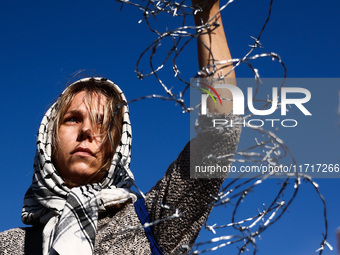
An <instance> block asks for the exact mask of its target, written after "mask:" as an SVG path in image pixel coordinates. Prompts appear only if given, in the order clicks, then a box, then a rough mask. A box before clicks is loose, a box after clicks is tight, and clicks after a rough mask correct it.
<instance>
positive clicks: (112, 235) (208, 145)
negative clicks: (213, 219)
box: [0, 118, 240, 255]
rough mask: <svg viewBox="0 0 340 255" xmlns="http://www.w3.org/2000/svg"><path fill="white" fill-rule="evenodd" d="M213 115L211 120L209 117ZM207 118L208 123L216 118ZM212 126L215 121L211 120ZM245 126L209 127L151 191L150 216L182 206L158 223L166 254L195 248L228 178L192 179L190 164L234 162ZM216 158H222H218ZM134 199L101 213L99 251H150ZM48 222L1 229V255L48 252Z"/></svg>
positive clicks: (156, 232) (155, 228) (161, 215)
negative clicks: (45, 236)
mask: <svg viewBox="0 0 340 255" xmlns="http://www.w3.org/2000/svg"><path fill="white" fill-rule="evenodd" d="M207 119H208V121H207ZM209 119H210V118H206V122H207V123H211V119H210V120H209ZM210 126H211V124H210ZM239 135H240V128H236V127H233V128H226V127H225V128H215V129H211V128H208V129H203V130H202V131H201V132H199V134H198V135H197V136H196V137H195V138H194V139H192V140H191V141H190V142H189V143H188V144H187V145H186V146H185V147H184V149H183V150H182V152H181V153H180V154H179V156H178V158H177V159H176V160H175V161H174V162H173V163H172V164H171V165H170V166H169V168H168V170H167V171H166V173H165V175H164V177H163V178H162V179H161V180H159V181H158V182H157V184H156V185H155V186H154V187H153V188H152V189H151V190H150V191H149V192H148V193H147V194H146V200H145V204H146V208H147V210H148V212H149V215H150V220H151V221H155V220H157V219H163V218H166V217H168V216H170V215H172V214H173V213H174V211H173V210H169V209H166V208H164V207H161V206H159V204H163V205H169V206H170V208H174V209H178V210H179V212H180V213H181V217H179V218H176V219H172V220H166V221H162V222H161V223H159V224H156V225H154V226H153V227H152V230H153V234H154V237H155V239H156V241H157V243H158V245H159V247H160V248H161V250H162V251H163V252H164V254H185V253H187V252H189V251H190V249H191V247H192V246H193V244H194V242H195V239H196V238H197V236H198V233H199V231H200V229H201V227H202V225H203V224H204V222H205V221H206V219H207V217H208V215H209V213H210V211H211V209H212V207H213V202H214V201H213V197H214V196H216V195H217V193H218V191H219V189H220V186H221V184H222V183H223V180H224V178H202V179H198V178H196V179H195V178H190V166H194V165H204V164H205V163H206V162H205V161H206V160H205V158H206V157H207V156H208V155H214V156H218V155H220V154H221V151H223V154H224V155H227V154H230V155H231V156H229V157H227V158H223V159H222V160H221V161H220V162H218V163H219V164H223V165H230V161H229V160H230V158H232V155H233V153H234V152H235V150H236V148H237V144H238V140H239ZM215 163H216V161H215ZM136 226H141V223H140V221H139V218H138V216H137V214H136V212H135V209H134V206H133V204H132V203H130V204H128V205H126V206H125V207H124V208H122V209H121V210H120V211H118V212H116V213H110V214H106V215H99V221H98V227H97V235H96V241H95V248H94V254H98V255H99V254H101V255H102V254H110V255H111V254H112V255H113V254H138V255H140V254H150V253H151V251H150V243H149V241H148V239H147V237H146V235H145V232H144V229H142V228H140V229H138V230H131V227H136ZM42 230H43V226H33V227H26V228H15V229H10V230H7V231H5V232H2V233H0V254H1V255H2V254H10V255H19V254H20V255H21V254H26V255H31V254H34V255H39V254H42V251H41V249H42V248H41V246H42V245H41V244H42Z"/></svg>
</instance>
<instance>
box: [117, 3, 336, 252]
mask: <svg viewBox="0 0 340 255" xmlns="http://www.w3.org/2000/svg"><path fill="white" fill-rule="evenodd" d="M117 1H118V2H120V3H122V7H123V6H124V5H132V6H135V7H137V8H139V9H140V10H141V12H142V15H143V18H142V19H141V20H140V21H139V23H143V22H144V23H146V25H147V27H148V28H149V30H150V31H151V32H152V33H154V34H155V35H156V37H157V38H156V39H155V40H154V41H153V42H152V43H151V44H150V45H149V46H148V47H147V48H146V49H145V50H144V51H143V52H142V53H141V55H140V56H139V58H138V59H137V63H136V73H137V77H138V78H139V79H144V78H145V77H148V76H154V77H155V78H156V79H157V81H158V83H159V84H160V86H162V88H163V89H164V92H165V93H164V95H156V94H153V95H148V96H143V97H140V98H136V99H133V100H131V101H129V102H128V103H132V102H135V101H139V100H143V99H147V98H158V99H162V100H171V101H174V102H175V103H177V104H179V105H180V106H181V108H182V110H183V112H190V111H192V110H194V109H193V108H190V107H188V106H187V103H186V102H185V100H184V96H185V94H186V93H187V92H188V90H189V88H190V82H189V81H186V80H185V79H184V78H183V77H182V75H181V71H180V68H179V65H177V59H178V57H179V56H180V55H181V53H182V52H183V51H184V50H185V48H186V46H187V45H188V44H189V42H191V41H192V40H196V39H198V40H199V38H198V37H199V35H202V34H204V33H207V31H209V30H210V31H211V30H214V29H216V28H217V27H218V26H219V25H220V24H218V23H217V22H212V21H213V19H214V18H211V20H209V21H208V22H207V23H202V24H201V25H199V26H190V25H187V19H189V18H190V19H193V18H192V17H190V16H193V15H195V14H196V13H198V12H201V11H202V9H201V8H200V7H197V6H192V5H191V4H187V2H186V1H179V2H177V1H174V0H169V1H167V0H142V1H138V0H132V1H130V0H117ZM233 2H234V0H229V1H227V2H226V3H225V4H223V5H222V7H221V8H220V11H219V12H222V11H223V10H224V9H226V8H227V7H228V6H229V5H230V4H231V3H233ZM202 3H203V4H202V5H204V1H203V2H202ZM272 4H273V0H271V1H270V4H269V11H268V16H267V18H266V20H265V22H264V24H263V26H262V28H261V30H260V33H259V34H258V36H257V37H251V38H252V39H253V40H254V43H253V44H252V45H250V50H249V51H248V52H247V54H245V56H243V57H241V58H234V59H230V60H222V61H212V63H213V64H211V65H209V66H205V67H204V68H202V69H201V70H199V71H198V72H197V73H196V76H195V77H200V76H202V75H204V76H205V77H213V76H214V74H216V73H218V72H219V71H220V70H221V69H223V68H226V67H231V66H232V70H234V69H235V68H237V67H239V66H240V65H241V64H246V65H248V67H249V68H250V70H251V71H252V72H253V74H254V77H255V82H256V89H255V93H254V95H253V102H255V101H257V102H262V103H263V105H262V108H261V109H265V108H266V107H268V105H270V104H271V103H272V101H271V100H270V99H269V97H268V98H267V99H259V98H258V96H257V95H258V91H259V88H260V85H261V79H260V76H259V71H258V70H257V69H256V68H254V66H253V65H252V61H254V60H256V59H260V58H271V59H272V60H275V61H277V62H278V63H279V64H280V65H281V66H282V69H283V79H282V83H281V85H280V89H279V93H280V90H281V88H282V86H283V85H284V82H285V79H286V67H285V65H284V63H283V61H282V60H281V58H280V56H279V55H278V54H276V53H273V52H268V53H265V52H260V53H256V54H254V51H255V50H257V51H258V50H261V51H262V50H263V46H262V44H261V42H260V39H261V35H262V33H263V32H264V30H265V28H266V25H267V24H268V22H269V20H270V17H271V10H272ZM162 15H167V16H170V17H172V19H176V20H177V22H179V24H180V26H178V27H176V28H173V29H169V28H163V31H161V30H159V28H156V25H153V22H152V20H153V19H157V18H160V17H161V16H162ZM157 25H159V23H157ZM165 39H170V41H171V42H172V45H171V47H170V49H169V50H167V51H166V52H165V57H164V58H163V60H162V61H161V62H160V63H159V64H156V62H157V61H156V56H157V58H159V56H158V55H159V54H160V52H162V49H161V45H162V42H164V41H165ZM206 48H207V49H208V50H209V48H208V47H207V46H206ZM163 53H164V51H163ZM148 54H149V56H148ZM145 59H146V60H147V61H148V63H149V67H150V70H151V71H150V72H148V73H143V71H141V69H142V68H141V65H142V64H141V63H142V62H143V61H145ZM168 62H172V64H171V65H172V70H173V73H174V76H175V77H176V78H177V79H178V80H179V82H178V84H177V85H176V88H180V89H179V92H178V93H175V92H173V91H172V90H173V88H174V87H175V86H174V85H171V86H172V87H171V88H170V86H169V85H168V84H167V83H166V82H164V81H163V80H162V79H161V77H160V71H161V70H162V69H163V68H164V67H165V66H166V65H167V64H168ZM168 65H170V64H168ZM143 67H144V68H145V66H143ZM232 70H231V71H232ZM231 71H230V72H231ZM230 72H229V73H230ZM229 73H227V74H226V75H225V76H227V75H228V74H229ZM220 78H221V79H223V78H224V77H220ZM192 88H193V89H195V88H194V87H192ZM225 100H228V99H225ZM278 107H280V105H279V106H278ZM250 116H252V114H249V115H247V116H244V117H243V119H244V120H245V119H248V118H249V117H250ZM249 128H251V129H253V130H254V131H256V132H258V137H255V139H254V140H255V142H254V145H252V146H250V147H249V148H247V149H244V150H240V151H238V152H237V153H236V155H235V157H234V159H232V161H233V162H240V163H244V162H251V163H252V164H254V165H260V164H268V165H272V166H280V165H281V166H282V161H283V160H284V159H287V158H289V160H290V161H291V162H292V163H291V164H294V165H295V164H296V163H295V159H294V157H293V155H292V154H291V152H290V151H289V149H288V147H287V146H286V145H285V144H284V142H283V141H282V140H281V139H280V138H279V137H277V135H276V134H275V133H274V132H272V131H268V130H265V129H263V128H254V127H249ZM229 156H230V155H228V154H225V155H224V157H229ZM219 157H221V156H219ZM222 157H223V156H222ZM210 160H211V158H210ZM273 176H274V177H276V178H281V179H280V180H281V182H280V184H279V190H278V192H277V194H276V195H275V196H274V198H273V199H272V200H271V202H270V203H269V204H268V205H265V204H263V208H262V209H258V213H257V214H255V215H253V216H250V217H246V218H244V219H242V220H236V218H237V215H238V213H239V211H240V209H239V208H240V204H241V202H242V201H244V200H245V198H246V197H247V196H248V195H249V194H250V193H251V192H253V191H254V190H255V189H256V188H257V187H258V186H260V185H261V184H263V183H264V182H265V181H266V180H267V179H268V178H269V177H273ZM242 177H246V176H240V177H238V178H235V179H232V180H231V179H227V181H226V182H227V183H225V184H224V186H223V187H222V188H221V191H220V193H219V194H218V196H217V197H215V202H214V205H212V206H215V207H220V206H223V205H226V204H228V206H230V207H232V208H233V211H232V215H231V219H230V221H228V222H227V223H226V224H221V225H217V224H214V225H208V224H207V223H206V224H205V229H206V230H208V231H211V232H212V233H214V234H216V233H217V231H218V230H219V229H230V228H232V229H233V230H234V231H236V232H237V234H230V235H222V236H219V237H216V238H213V239H211V240H208V241H203V242H198V243H195V245H194V247H193V248H192V249H191V247H183V249H185V248H187V251H188V253H190V254H201V253H205V252H210V251H216V250H218V249H220V248H222V247H225V246H228V245H232V244H236V245H238V246H237V247H238V254H240V253H243V252H246V251H248V250H249V249H250V248H252V250H253V254H256V252H257V243H256V239H257V238H258V237H260V235H261V234H262V233H263V231H265V230H266V229H267V228H268V227H269V226H271V225H272V224H274V223H275V222H277V221H278V220H279V219H280V218H281V217H282V215H283V214H284V213H285V212H286V211H287V209H288V208H289V206H290V205H291V203H292V201H293V200H294V199H295V198H296V195H297V193H298V191H299V189H300V186H301V183H302V182H303V181H304V182H307V183H309V184H310V185H312V187H313V188H314V190H315V191H316V193H317V195H318V196H319V198H320V200H321V201H322V204H323V212H324V215H323V217H324V225H325V230H324V234H323V239H322V240H321V243H320V246H319V248H317V247H316V252H318V254H322V252H323V250H324V248H325V247H326V246H327V247H328V248H329V249H331V250H332V247H331V246H330V245H329V244H328V243H327V241H326V240H327V233H328V224H327V217H326V214H327V207H326V202H325V200H324V198H323V196H322V195H321V193H320V191H319V188H318V184H317V183H315V182H314V181H313V180H312V178H311V177H310V176H308V175H305V174H302V173H286V174H277V173H274V172H269V173H267V174H259V175H257V176H253V177H251V178H248V179H244V178H242ZM282 178H283V179H282ZM292 183H293V184H294V185H293V187H292V185H291V184H292ZM291 187H292V189H291ZM137 189H138V188H137ZM288 189H291V191H292V194H291V195H290V196H287V195H285V193H288ZM140 192H141V191H140ZM141 193H142V192H141ZM142 194H143V193H142ZM161 206H162V207H164V208H166V209H169V210H172V211H173V214H172V215H171V216H170V217H168V218H165V219H159V220H157V221H155V222H151V223H148V224H147V225H145V226H143V227H149V226H151V225H154V224H157V223H159V222H161V221H164V220H172V219H175V218H178V217H181V215H182V214H181V212H180V211H179V210H178V209H176V208H170V207H169V206H168V205H161ZM223 220H227V219H223ZM136 228H138V227H129V229H136ZM207 246H208V248H206V247H207Z"/></svg>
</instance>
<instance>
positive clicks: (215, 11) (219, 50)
mask: <svg viewBox="0 0 340 255" xmlns="http://www.w3.org/2000/svg"><path fill="white" fill-rule="evenodd" d="M192 3H193V5H194V6H201V7H202V9H203V11H202V12H198V13H197V14H196V15H195V16H194V19H195V25H196V26H201V25H202V24H205V23H207V22H208V21H209V24H213V23H218V24H219V26H217V27H216V26H213V25H212V26H210V27H209V29H208V30H204V31H203V33H202V34H201V35H200V36H198V38H197V56H198V65H199V69H200V70H202V69H203V68H205V67H208V66H212V67H210V68H207V70H206V72H205V73H206V74H205V75H204V76H207V74H208V73H209V72H212V71H213V69H214V67H213V66H214V64H216V68H215V72H214V75H213V77H214V78H219V77H222V76H223V77H224V76H225V78H226V82H227V83H228V84H233V85H236V81H235V72H234V71H231V70H232V64H231V63H230V64H228V65H226V64H222V65H220V64H218V62H220V61H226V60H230V59H231V54H230V51H229V47H228V43H227V38H226V36H225V32H224V27H223V23H222V18H221V15H220V13H219V8H220V6H219V1H215V0H208V1H202V0H192ZM230 71H231V72H230ZM227 74H228V75H227ZM204 76H202V77H204ZM216 90H217V92H218V94H219V95H220V97H221V98H231V94H230V92H229V90H223V89H216ZM207 107H208V110H209V112H211V113H223V114H226V113H229V112H230V111H231V109H232V103H231V101H223V103H222V106H221V105H219V104H217V105H215V104H214V102H213V101H212V100H208V103H207Z"/></svg>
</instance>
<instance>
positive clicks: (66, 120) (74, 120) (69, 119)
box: [65, 117, 77, 123]
mask: <svg viewBox="0 0 340 255" xmlns="http://www.w3.org/2000/svg"><path fill="white" fill-rule="evenodd" d="M65 122H71V123H73V122H77V119H76V118H74V117H70V118H67V119H65Z"/></svg>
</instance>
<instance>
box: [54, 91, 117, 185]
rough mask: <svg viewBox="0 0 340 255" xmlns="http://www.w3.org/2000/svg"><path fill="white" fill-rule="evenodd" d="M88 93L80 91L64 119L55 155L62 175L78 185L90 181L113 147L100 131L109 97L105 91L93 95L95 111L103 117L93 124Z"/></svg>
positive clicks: (98, 115)
mask: <svg viewBox="0 0 340 255" xmlns="http://www.w3.org/2000/svg"><path fill="white" fill-rule="evenodd" d="M84 97H85V92H84V91H82V92H79V93H77V94H76V95H75V97H74V98H73V101H72V102H71V105H70V107H69V108H68V110H67V111H66V113H65V116H64V118H63V119H62V120H61V125H60V127H59V137H58V140H59V143H58V144H57V147H56V153H55V158H54V164H55V166H56V168H57V170H58V172H59V173H60V175H61V177H62V178H63V179H64V180H65V181H66V182H71V183H72V184H74V185H76V186H81V185H84V184H86V183H87V181H88V179H89V178H90V177H91V175H93V174H94V173H96V172H97V171H98V170H99V169H100V168H101V167H102V166H103V164H104V162H105V159H106V157H107V156H109V155H110V152H111V151H112V149H111V146H110V143H109V141H107V142H106V143H105V144H102V136H101V134H100V132H101V122H100V120H102V119H103V114H104V103H105V101H106V97H105V96H103V95H101V94H99V95H96V94H94V95H93V100H92V103H93V104H94V105H93V114H95V116H97V117H98V119H99V123H97V124H96V125H93V124H92V120H91V115H90V111H89V107H88V106H87V104H86V103H85V101H84ZM98 100H100V103H99V104H98Z"/></svg>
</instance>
